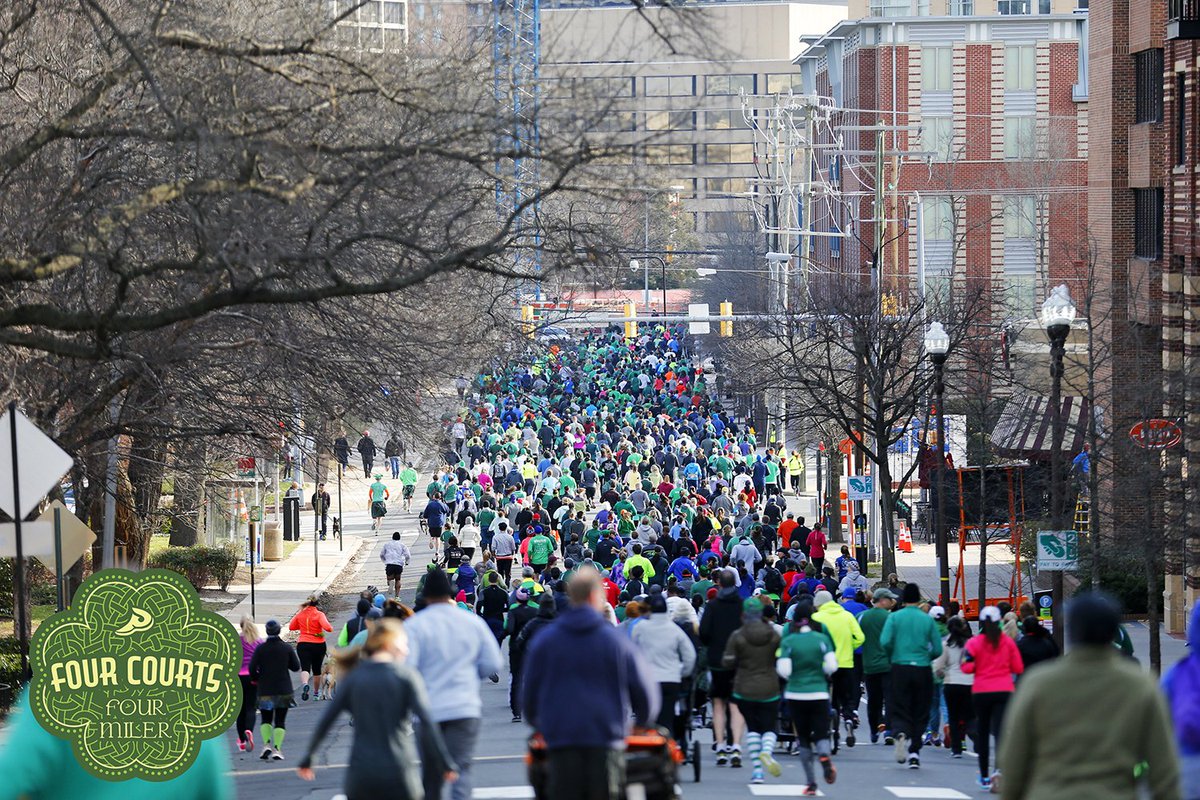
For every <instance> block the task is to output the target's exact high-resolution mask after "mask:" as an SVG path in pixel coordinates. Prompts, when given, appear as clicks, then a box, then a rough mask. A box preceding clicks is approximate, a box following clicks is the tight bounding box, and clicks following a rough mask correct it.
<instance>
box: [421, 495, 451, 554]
mask: <svg viewBox="0 0 1200 800" xmlns="http://www.w3.org/2000/svg"><path fill="white" fill-rule="evenodd" d="M449 514H450V508H449V507H448V506H447V505H446V504H445V503H443V502H442V493H441V492H440V491H434V492H433V493H432V494H431V495H430V496H429V502H428V503H426V504H425V510H424V511H422V512H421V519H423V520H425V523H426V524H427V525H428V526H429V549H430V550H432V551H433V558H434V560H435V561H436V560H438V559H439V554H440V553H441V550H442V531H443V529H444V528H445V526H446V517H447V516H449Z"/></svg>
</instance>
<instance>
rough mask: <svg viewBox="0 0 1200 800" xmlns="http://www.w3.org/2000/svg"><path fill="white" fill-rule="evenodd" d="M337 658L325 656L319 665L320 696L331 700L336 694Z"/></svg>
mask: <svg viewBox="0 0 1200 800" xmlns="http://www.w3.org/2000/svg"><path fill="white" fill-rule="evenodd" d="M337 673H338V670H337V659H333V658H327V659H325V663H324V664H323V665H322V666H321V697H322V698H324V699H325V700H332V699H333V696H334V695H335V694H337Z"/></svg>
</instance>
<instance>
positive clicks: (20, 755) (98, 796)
mask: <svg viewBox="0 0 1200 800" xmlns="http://www.w3.org/2000/svg"><path fill="white" fill-rule="evenodd" d="M4 727H5V731H4V734H3V746H0V770H2V772H0V775H3V776H4V780H3V781H0V800H15V798H60V797H61V798H85V797H86V798H87V799H88V800H153V798H162V797H170V798H171V800H233V798H234V796H235V795H234V788H233V780H232V778H231V773H230V770H231V769H233V764H232V762H231V761H230V758H229V753H228V749H229V739H228V737H226V736H224V735H222V736H218V737H216V738H215V739H205V740H204V741H202V742H201V743H200V754H199V755H198V756H197V757H196V761H195V763H194V764H192V766H191V767H189V768H188V770H187V772H185V773H183V774H182V775H180V776H179V777H178V778H173V779H172V780H170V781H166V782H154V781H144V780H140V779H137V778H133V779H131V780H127V781H106V780H104V779H102V778H97V777H94V776H93V775H92V774H91V773H89V772H87V771H85V770H84V768H83V767H82V766H81V765H80V763H79V761H78V760H77V759H76V758H75V756H74V754H73V753H72V752H71V743H70V742H69V741H67V740H66V739H59V738H58V737H57V736H54V735H52V734H50V733H47V732H46V729H45V728H43V727H42V726H41V725H40V724H38V721H37V720H36V719H34V717H33V712H32V711H31V710H30V708H29V696H28V694H27V693H25V692H22V694H21V697H20V699H19V700H18V702H17V705H16V706H15V707H14V708H13V712H12V715H11V716H9V718H8V719H7V720H6V721H5V726H4Z"/></svg>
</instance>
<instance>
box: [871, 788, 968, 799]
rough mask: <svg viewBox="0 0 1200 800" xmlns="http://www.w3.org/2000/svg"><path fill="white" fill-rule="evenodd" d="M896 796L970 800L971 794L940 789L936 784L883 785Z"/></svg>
mask: <svg viewBox="0 0 1200 800" xmlns="http://www.w3.org/2000/svg"><path fill="white" fill-rule="evenodd" d="M883 788H885V789H887V790H888V791H889V792H891V793H892V794H893V795H895V796H896V797H902V798H908V799H909V800H971V796H970V795H967V794H963V793H962V792H960V791H958V790H957V789H942V788H938V787H936V786H885V787H883Z"/></svg>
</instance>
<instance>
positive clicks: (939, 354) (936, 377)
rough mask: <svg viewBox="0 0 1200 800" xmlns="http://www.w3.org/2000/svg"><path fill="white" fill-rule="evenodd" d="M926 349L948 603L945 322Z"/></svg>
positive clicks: (933, 328)
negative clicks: (934, 418) (930, 368)
mask: <svg viewBox="0 0 1200 800" xmlns="http://www.w3.org/2000/svg"><path fill="white" fill-rule="evenodd" d="M925 352H926V353H927V354H928V355H929V361H930V362H931V363H932V364H933V396H934V403H935V404H936V405H937V446H938V454H937V520H936V522H935V523H934V541H935V542H936V547H937V567H938V590H939V591H940V592H941V596H940V602H941V603H942V605H945V604H946V603H948V602H950V554H949V552H948V551H949V546H948V545H947V543H946V500H945V497H946V495H945V491H944V488H945V483H944V481H943V476H944V475H945V473H946V414H945V410H944V408H943V404H944V398H945V394H946V387H945V383H944V382H943V380H942V374H943V370H944V366H945V364H946V356H947V355H948V354H949V353H950V335H949V334H947V333H946V329H945V328H943V327H942V323H940V322H931V323H929V329H928V330H926V331H925ZM960 535H961V534H960Z"/></svg>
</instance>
